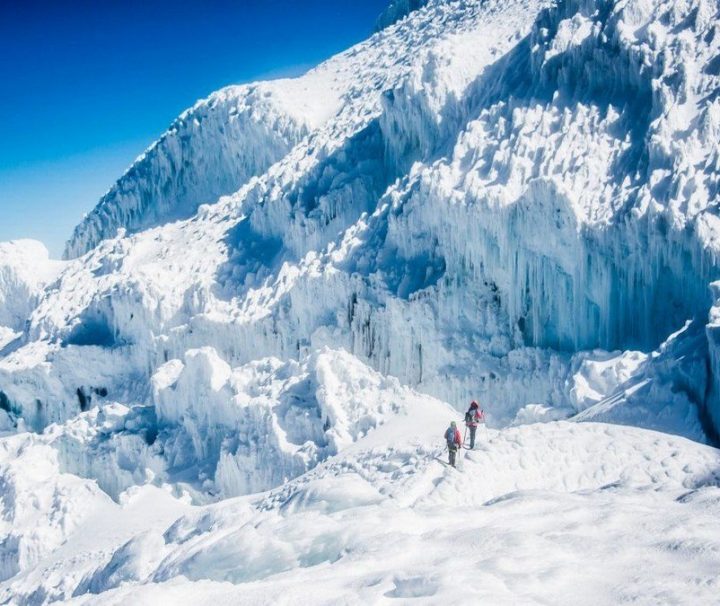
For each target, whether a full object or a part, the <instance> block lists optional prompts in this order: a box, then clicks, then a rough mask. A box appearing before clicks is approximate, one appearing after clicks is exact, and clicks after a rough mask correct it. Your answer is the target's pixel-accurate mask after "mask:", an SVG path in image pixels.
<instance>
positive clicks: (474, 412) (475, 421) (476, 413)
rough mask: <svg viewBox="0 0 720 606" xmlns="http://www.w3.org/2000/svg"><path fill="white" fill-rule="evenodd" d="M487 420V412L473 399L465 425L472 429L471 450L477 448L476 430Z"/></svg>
mask: <svg viewBox="0 0 720 606" xmlns="http://www.w3.org/2000/svg"><path fill="white" fill-rule="evenodd" d="M484 422H485V413H484V412H483V411H482V410H481V408H480V406H478V403H477V402H476V401H475V400H473V401H472V402H471V403H470V409H469V410H468V411H467V412H466V413H465V425H466V426H467V428H468V429H469V430H470V450H472V449H473V448H475V432H477V428H478V425H480V423H484Z"/></svg>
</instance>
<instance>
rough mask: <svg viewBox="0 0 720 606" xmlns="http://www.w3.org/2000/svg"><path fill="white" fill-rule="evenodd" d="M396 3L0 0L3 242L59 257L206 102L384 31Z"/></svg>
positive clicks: (345, 0)
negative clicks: (175, 122) (100, 205)
mask: <svg viewBox="0 0 720 606" xmlns="http://www.w3.org/2000/svg"><path fill="white" fill-rule="evenodd" d="M387 4H389V0H332V1H330V0H238V1H236V2H230V1H226V0H222V1H221V0H217V1H215V0H205V1H197V2H182V1H174V2H173V1H164V0H163V1H153V0H144V1H138V0H122V1H115V0H87V1H85V2H76V1H73V0H62V1H59V0H55V1H47V2H36V1H34V0H6V1H4V2H0V241H3V240H10V239H14V238H36V239H39V240H42V241H43V242H45V244H46V245H47V246H48V248H49V249H50V251H51V253H52V254H53V255H54V256H58V255H60V253H61V251H62V248H63V245H64V242H65V240H66V239H67V238H68V237H69V235H70V232H71V230H72V228H73V227H74V226H75V225H76V224H77V223H78V221H79V220H80V219H81V217H82V215H83V214H84V213H86V212H88V211H89V210H90V209H91V208H92V207H93V206H94V205H95V203H96V202H97V201H98V199H99V198H100V196H101V195H102V194H103V193H105V191H107V189H108V188H109V187H110V186H111V185H112V183H113V182H114V180H115V179H116V178H117V177H119V176H120V174H121V173H122V172H123V170H124V169H125V168H127V166H128V165H129V164H130V163H131V162H132V160H133V159H134V158H135V157H137V156H138V155H139V154H140V153H141V152H142V151H143V149H144V148H145V147H147V145H149V144H150V143H151V142H152V141H154V140H155V139H156V138H157V137H158V135H160V134H161V133H162V132H163V131H164V130H165V128H166V127H167V126H168V125H169V124H170V122H171V121H172V119H173V118H174V117H175V116H177V115H178V114H179V113H180V112H181V111H182V110H184V109H185V108H187V107H189V106H190V105H192V104H193V103H194V102H195V101H196V100H197V99H199V98H201V97H205V96H207V95H208V94H209V93H211V92H212V91H213V90H216V89H218V88H220V87H222V86H225V85H227V84H235V83H241V82H247V81H250V80H255V79H263V78H274V77H281V76H287V75H296V74H299V73H302V72H303V71H306V70H307V69H308V68H309V67H311V66H313V65H315V64H317V63H319V62H320V61H322V60H323V59H325V58H327V57H329V56H331V55H333V54H335V53H336V52H338V51H341V50H343V49H345V48H347V47H348V46H351V45H352V44H354V43H356V42H359V41H361V40H363V39H364V38H366V37H367V36H368V35H369V34H370V33H372V30H373V26H374V22H375V18H376V17H377V15H378V14H379V13H380V12H381V11H382V10H383V8H384V7H385V6H386V5H387Z"/></svg>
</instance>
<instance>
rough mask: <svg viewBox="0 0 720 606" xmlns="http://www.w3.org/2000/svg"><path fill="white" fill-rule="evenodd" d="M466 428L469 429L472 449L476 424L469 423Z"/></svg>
mask: <svg viewBox="0 0 720 606" xmlns="http://www.w3.org/2000/svg"><path fill="white" fill-rule="evenodd" d="M468 429H469V430H470V450H472V449H473V448H475V432H476V431H477V425H475V426H472V425H469V426H468Z"/></svg>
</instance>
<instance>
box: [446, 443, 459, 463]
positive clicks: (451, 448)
mask: <svg viewBox="0 0 720 606" xmlns="http://www.w3.org/2000/svg"><path fill="white" fill-rule="evenodd" d="M456 454H457V446H456V445H455V444H453V445H450V444H448V462H449V463H450V465H452V466H453V467H455V455H456Z"/></svg>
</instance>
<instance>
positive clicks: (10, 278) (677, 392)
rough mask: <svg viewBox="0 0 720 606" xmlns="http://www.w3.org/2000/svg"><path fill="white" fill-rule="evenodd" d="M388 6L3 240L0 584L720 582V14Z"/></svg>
mask: <svg viewBox="0 0 720 606" xmlns="http://www.w3.org/2000/svg"><path fill="white" fill-rule="evenodd" d="M371 27H372V24H368V28H371ZM377 27H378V31H377V32H376V33H375V34H374V35H372V36H371V37H370V38H369V39H368V40H367V41H365V42H363V43H361V44H359V45H357V46H355V47H353V48H351V49H349V50H348V51H346V52H344V53H341V54H340V55H337V56H335V57H333V58H332V59H330V60H328V61H326V62H325V63H323V64H321V65H319V66H318V67H316V68H315V69H313V70H311V71H309V72H308V73H307V74H306V75H304V76H302V77H300V78H295V79H283V80H275V81H271V82H261V83H255V84H249V85H242V86H233V87H229V88H226V89H222V90H220V91H218V92H216V93H214V94H212V95H211V96H210V97H208V99H206V100H203V101H199V102H198V103H196V104H195V105H194V106H193V107H192V108H190V109H189V110H187V111H186V112H184V113H183V114H182V115H181V116H180V117H179V118H178V119H177V120H176V121H175V122H174V123H173V124H172V125H171V126H170V128H169V129H168V131H167V132H166V133H165V134H164V135H163V136H162V137H161V138H160V139H159V141H158V142H157V143H155V144H154V145H152V146H151V147H150V148H149V149H148V150H147V151H146V152H145V153H144V154H143V155H141V156H140V157H139V158H138V159H137V160H136V161H135V162H134V163H133V165H132V166H131V167H130V168H129V169H128V170H127V172H126V173H125V174H124V175H122V176H121V177H120V179H119V180H118V181H117V183H116V184H115V185H114V186H113V187H112V188H111V189H110V191H109V192H108V193H107V194H106V195H105V196H104V197H103V198H102V199H101V200H100V202H99V203H98V205H97V206H96V208H95V209H94V210H93V211H91V212H90V213H89V214H88V215H87V216H86V217H85V218H84V220H83V221H82V222H81V223H80V224H79V225H78V226H77V228H76V229H75V231H74V233H73V234H72V236H71V238H70V240H69V242H68V244H67V248H66V252H65V260H64V261H52V260H49V259H48V254H47V251H46V250H45V249H44V247H42V245H40V244H38V243H34V242H29V241H16V242H10V243H4V244H0V430H1V431H2V432H3V436H4V437H2V438H0V579H2V583H1V584H0V603H9V604H42V603H50V602H53V601H65V602H69V603H77V604H94V603H97V604H113V603H115V604H128V603H173V604H175V603H177V604H185V603H187V604H203V603H207V604H210V603H212V604H217V603H232V604H241V603H248V604H258V603H268V604H269V603H273V604H277V603H307V602H312V603H322V604H336V603H349V604H353V603H358V604H360V603H362V604H366V603H385V602H389V601H392V600H393V599H399V600H400V601H401V602H406V601H409V600H411V599H413V600H417V601H418V603H438V602H444V601H449V600H455V601H461V602H478V603H492V604H503V603H508V604H511V603H512V604H517V603H527V604H533V603H553V604H599V603H601V604H615V603H618V602H623V601H634V602H638V603H687V604H698V603H710V602H711V601H712V600H714V599H716V596H717V593H718V590H719V589H720V586H719V585H720V581H718V576H717V571H718V569H720V527H719V523H718V519H719V514H720V487H719V486H720V451H718V450H717V449H715V448H714V447H713V445H717V443H718V436H719V435H720V353H719V352H720V336H719V335H720V332H718V331H719V327H720V302H718V299H719V298H720V262H719V260H718V253H719V252H720V218H719V217H718V205H719V204H720V4H718V2H717V0H681V1H679V2H670V1H669V0H617V1H610V0H607V1H603V0H557V1H550V0H548V1H542V0H505V1H502V2H501V1H499V0H498V1H495V0H485V1H481V0H462V1H440V0H430V1H428V2H422V1H417V2H416V1H405V0H403V1H393V2H392V3H391V4H390V6H389V7H388V9H387V10H386V11H385V12H384V13H383V15H381V17H380V18H379V20H378V24H377ZM470 399H477V400H478V401H480V402H481V404H482V406H483V408H484V409H485V413H486V416H487V420H488V426H487V427H481V428H480V430H479V434H478V447H477V448H476V450H474V451H469V450H462V451H461V454H460V461H459V465H458V469H451V468H449V467H448V466H447V465H445V463H444V462H445V461H446V453H445V452H444V451H443V439H442V435H443V431H444V429H445V428H446V427H447V425H448V423H449V422H450V420H456V421H458V422H460V421H461V419H462V411H463V409H464V407H465V406H466V405H467V403H468V402H469V401H470ZM448 403H449V404H448ZM310 582H312V587H313V593H312V595H309V594H308V583H310Z"/></svg>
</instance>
